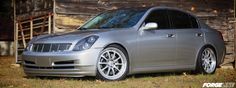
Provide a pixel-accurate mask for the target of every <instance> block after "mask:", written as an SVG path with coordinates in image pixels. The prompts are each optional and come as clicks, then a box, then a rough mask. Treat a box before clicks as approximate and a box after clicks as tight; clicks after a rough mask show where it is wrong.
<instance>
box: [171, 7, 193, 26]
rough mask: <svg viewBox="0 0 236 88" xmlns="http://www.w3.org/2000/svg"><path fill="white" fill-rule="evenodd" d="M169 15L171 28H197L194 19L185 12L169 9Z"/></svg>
mask: <svg viewBox="0 0 236 88" xmlns="http://www.w3.org/2000/svg"><path fill="white" fill-rule="evenodd" d="M168 13H169V16H170V18H171V23H172V24H171V25H172V28H175V29H185V28H197V27H198V25H197V22H196V19H195V18H194V17H192V16H190V15H188V14H186V13H183V12H180V11H175V10H169V11H168Z"/></svg>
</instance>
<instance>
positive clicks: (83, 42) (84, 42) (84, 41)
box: [73, 35, 98, 51]
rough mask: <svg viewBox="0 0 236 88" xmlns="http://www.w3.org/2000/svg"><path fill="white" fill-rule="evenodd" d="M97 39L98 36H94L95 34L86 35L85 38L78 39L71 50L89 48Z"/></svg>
mask: <svg viewBox="0 0 236 88" xmlns="http://www.w3.org/2000/svg"><path fill="white" fill-rule="evenodd" d="M97 39H98V36H96V35H92V36H89V37H86V38H84V39H82V40H80V41H79V42H78V43H76V45H75V47H74V49H73V50H74V51H81V50H86V49H89V48H91V47H92V45H93V44H94V43H95V42H96V41H97Z"/></svg>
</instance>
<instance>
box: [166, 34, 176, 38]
mask: <svg viewBox="0 0 236 88" xmlns="http://www.w3.org/2000/svg"><path fill="white" fill-rule="evenodd" d="M167 37H168V38H174V37H175V35H174V34H167Z"/></svg>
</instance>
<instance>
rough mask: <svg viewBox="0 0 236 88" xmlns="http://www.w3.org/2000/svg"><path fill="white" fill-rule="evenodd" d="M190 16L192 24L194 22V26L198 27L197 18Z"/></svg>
mask: <svg viewBox="0 0 236 88" xmlns="http://www.w3.org/2000/svg"><path fill="white" fill-rule="evenodd" d="M189 18H190V21H191V24H192V28H198V23H197V20H196V19H195V18H194V17H192V16H189Z"/></svg>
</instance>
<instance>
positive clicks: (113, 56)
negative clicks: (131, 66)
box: [112, 52, 116, 60]
mask: <svg viewBox="0 0 236 88" xmlns="http://www.w3.org/2000/svg"><path fill="white" fill-rule="evenodd" d="M115 57H116V53H115V52H114V53H113V55H112V60H114V59H115Z"/></svg>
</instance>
